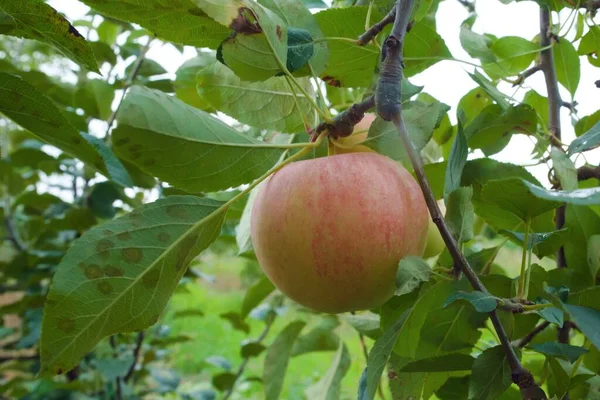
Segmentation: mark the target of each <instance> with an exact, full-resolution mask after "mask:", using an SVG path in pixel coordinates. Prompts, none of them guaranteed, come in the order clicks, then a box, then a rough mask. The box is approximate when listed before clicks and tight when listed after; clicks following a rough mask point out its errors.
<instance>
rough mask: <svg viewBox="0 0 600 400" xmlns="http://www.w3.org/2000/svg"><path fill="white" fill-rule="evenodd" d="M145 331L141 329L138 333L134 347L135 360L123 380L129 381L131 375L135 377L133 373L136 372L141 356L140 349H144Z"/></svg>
mask: <svg viewBox="0 0 600 400" xmlns="http://www.w3.org/2000/svg"><path fill="white" fill-rule="evenodd" d="M144 336H145V332H144V331H141V332H138V334H137V339H136V341H135V347H134V348H133V362H132V363H131V366H130V367H129V369H128V370H127V373H126V374H125V376H124V377H123V382H125V383H127V382H128V381H129V380H130V379H131V377H133V373H134V372H135V367H136V365H137V362H138V358H139V357H140V351H141V350H142V343H143V342H144Z"/></svg>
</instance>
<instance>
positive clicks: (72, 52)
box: [0, 0, 100, 73]
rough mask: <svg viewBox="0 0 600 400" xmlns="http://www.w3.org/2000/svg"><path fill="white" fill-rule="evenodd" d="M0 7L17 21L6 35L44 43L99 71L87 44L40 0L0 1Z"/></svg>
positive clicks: (82, 64) (71, 27)
mask: <svg viewBox="0 0 600 400" xmlns="http://www.w3.org/2000/svg"><path fill="white" fill-rule="evenodd" d="M0 10H3V11H4V12H5V13H7V14H8V15H9V16H11V17H12V19H13V20H14V21H15V22H16V27H15V28H14V29H11V30H10V31H9V32H7V33H6V34H8V35H11V36H16V37H22V38H25V39H34V40H39V41H40V42H44V43H47V44H49V45H51V46H54V47H55V48H56V49H57V50H58V51H60V52H61V53H63V54H64V55H66V56H67V57H69V58H70V59H71V60H73V61H75V62H76V63H77V64H79V65H81V66H83V67H85V68H87V69H89V70H90V71H92V72H98V73H100V70H98V62H97V61H96V58H95V57H94V52H93V51H92V48H91V47H90V45H89V43H88V42H87V41H86V40H85V38H84V37H83V36H82V35H81V34H80V33H79V32H78V31H77V29H75V28H74V27H73V25H71V24H70V23H69V21H67V20H66V19H65V18H64V17H63V16H62V15H60V14H59V13H58V12H57V11H56V10H55V9H54V8H52V7H50V6H49V5H47V4H46V3H44V2H43V1H41V0H29V1H14V0H0Z"/></svg>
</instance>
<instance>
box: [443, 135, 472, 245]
mask: <svg viewBox="0 0 600 400" xmlns="http://www.w3.org/2000/svg"><path fill="white" fill-rule="evenodd" d="M457 137H458V136H457ZM465 161H466V160H465ZM472 198H473V188H472V187H461V188H458V189H456V190H454V191H453V192H452V193H450V195H449V196H448V199H447V200H448V201H447V203H446V210H447V211H446V218H445V219H446V224H447V225H448V229H450V232H451V233H452V235H453V236H454V237H455V238H456V240H458V242H459V243H462V242H468V241H469V240H471V239H473V236H474V233H473V224H474V221H475V213H474V211H473V203H472V201H471V199H472Z"/></svg>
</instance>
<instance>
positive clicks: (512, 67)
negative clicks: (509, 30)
mask: <svg viewBox="0 0 600 400" xmlns="http://www.w3.org/2000/svg"><path fill="white" fill-rule="evenodd" d="M490 50H491V51H492V53H494V55H495V56H496V60H495V61H494V62H491V63H486V64H483V68H484V70H485V71H486V73H487V74H488V75H490V77H492V78H493V79H495V78H504V77H507V76H515V75H518V74H519V73H520V72H522V71H524V70H525V69H526V68H527V67H528V66H529V65H530V64H531V63H532V62H533V60H534V59H535V57H536V55H537V53H538V52H539V46H538V45H537V44H535V43H533V42H532V41H529V40H527V39H524V38H522V37H519V36H504V37H501V38H499V39H498V40H495V41H494V42H493V43H492V44H491V46H490Z"/></svg>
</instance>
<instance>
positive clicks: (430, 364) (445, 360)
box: [399, 353, 475, 372]
mask: <svg viewBox="0 0 600 400" xmlns="http://www.w3.org/2000/svg"><path fill="white" fill-rule="evenodd" d="M474 361H475V359H474V358H473V357H471V356H469V355H467V354H461V353H455V354H446V355H444V356H439V357H431V358H423V359H421V360H417V361H413V362H410V363H408V364H406V365H405V366H403V367H402V368H401V369H400V371H399V372H445V371H470V370H471V369H472V368H473V362H474Z"/></svg>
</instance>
